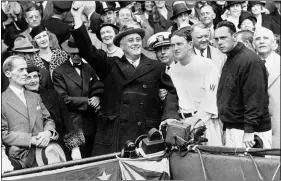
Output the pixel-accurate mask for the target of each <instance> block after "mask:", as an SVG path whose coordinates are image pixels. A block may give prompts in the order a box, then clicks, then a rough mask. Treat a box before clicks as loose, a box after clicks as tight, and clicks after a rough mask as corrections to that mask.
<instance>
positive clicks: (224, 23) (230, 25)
mask: <svg viewBox="0 0 281 181" xmlns="http://www.w3.org/2000/svg"><path fill="white" fill-rule="evenodd" d="M221 27H227V28H228V30H229V32H230V34H231V35H233V34H234V33H236V27H235V25H234V23H232V22H230V21H227V20H223V21H221V22H219V23H218V24H217V26H216V29H218V28H221Z"/></svg>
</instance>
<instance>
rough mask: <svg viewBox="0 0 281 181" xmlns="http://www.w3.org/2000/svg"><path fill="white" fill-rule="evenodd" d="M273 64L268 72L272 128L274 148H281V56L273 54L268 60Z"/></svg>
mask: <svg viewBox="0 0 281 181" xmlns="http://www.w3.org/2000/svg"><path fill="white" fill-rule="evenodd" d="M267 61H268V62H266V64H267V63H269V62H270V63H271V68H270V70H268V72H269V76H268V94H269V114H270V117H271V124H272V126H271V128H272V135H273V137H272V147H273V148H280V56H279V55H278V54H276V53H274V52H273V53H272V55H270V57H269V58H268V59H267Z"/></svg>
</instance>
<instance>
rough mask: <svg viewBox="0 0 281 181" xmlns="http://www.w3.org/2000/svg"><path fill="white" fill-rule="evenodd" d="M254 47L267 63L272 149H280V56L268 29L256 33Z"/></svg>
mask: <svg viewBox="0 0 281 181" xmlns="http://www.w3.org/2000/svg"><path fill="white" fill-rule="evenodd" d="M254 46H255V49H256V51H257V52H258V54H259V56H260V57H261V59H262V60H264V62H265V66H266V68H267V71H268V73H269V75H268V94H269V114H270V117H271V124H272V126H271V127H272V148H280V56H279V55H278V54H277V53H275V52H274V35H273V32H272V31H271V30H269V29H267V28H264V27H261V28H259V29H257V30H256V31H255V34H254Z"/></svg>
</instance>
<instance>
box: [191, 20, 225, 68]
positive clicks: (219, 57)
mask: <svg viewBox="0 0 281 181" xmlns="http://www.w3.org/2000/svg"><path fill="white" fill-rule="evenodd" d="M191 36H192V42H193V51H194V53H195V55H197V56H201V57H205V58H209V59H211V60H213V62H214V63H215V64H216V66H217V67H218V70H219V71H220V72H221V69H222V66H223V64H224V62H225V60H226V56H225V54H223V53H221V52H220V51H219V50H218V49H217V48H215V47H213V46H211V45H210V31H209V28H208V27H207V26H206V25H205V24H203V23H199V24H195V25H192V27H191Z"/></svg>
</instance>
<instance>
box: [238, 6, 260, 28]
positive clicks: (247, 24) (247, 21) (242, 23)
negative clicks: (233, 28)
mask: <svg viewBox="0 0 281 181" xmlns="http://www.w3.org/2000/svg"><path fill="white" fill-rule="evenodd" d="M256 23H257V18H256V17H255V16H254V15H252V14H251V13H250V12H248V11H245V12H243V13H242V14H241V15H240V17H239V24H238V28H239V29H241V30H250V31H252V32H254V31H255V29H256V28H255V26H256Z"/></svg>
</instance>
